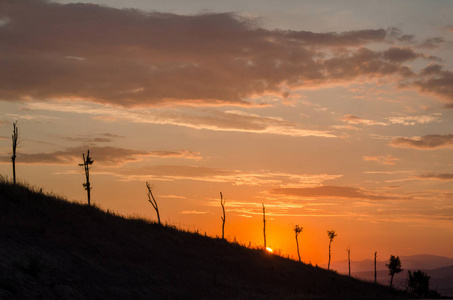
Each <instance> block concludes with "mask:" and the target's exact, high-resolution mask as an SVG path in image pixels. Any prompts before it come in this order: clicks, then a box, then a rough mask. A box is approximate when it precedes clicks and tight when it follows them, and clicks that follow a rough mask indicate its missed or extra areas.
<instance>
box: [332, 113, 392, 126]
mask: <svg viewBox="0 0 453 300" xmlns="http://www.w3.org/2000/svg"><path fill="white" fill-rule="evenodd" d="M340 121H343V122H345V123H348V124H354V125H357V124H361V125H366V126H371V125H382V126H386V125H388V124H386V123H383V122H377V121H374V120H367V119H362V118H359V117H357V116H354V115H350V114H349V115H344V116H343V117H341V118H340Z"/></svg>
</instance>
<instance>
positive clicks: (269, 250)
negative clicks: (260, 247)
mask: <svg viewBox="0 0 453 300" xmlns="http://www.w3.org/2000/svg"><path fill="white" fill-rule="evenodd" d="M266 251H267V252H269V253H273V252H274V250H272V248H271V247H266Z"/></svg>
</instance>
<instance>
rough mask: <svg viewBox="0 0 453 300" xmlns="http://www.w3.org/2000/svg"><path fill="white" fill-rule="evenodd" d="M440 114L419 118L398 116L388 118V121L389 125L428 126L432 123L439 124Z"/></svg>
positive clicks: (420, 116)
mask: <svg viewBox="0 0 453 300" xmlns="http://www.w3.org/2000/svg"><path fill="white" fill-rule="evenodd" d="M441 117H442V114H441V113H435V114H430V115H419V116H398V117H390V118H388V121H389V123H390V124H401V125H407V126H408V125H417V124H429V123H433V122H441Z"/></svg>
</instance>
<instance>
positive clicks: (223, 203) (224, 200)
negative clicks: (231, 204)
mask: <svg viewBox="0 0 453 300" xmlns="http://www.w3.org/2000/svg"><path fill="white" fill-rule="evenodd" d="M225 202H226V199H225V198H223V195H222V192H220V205H221V206H222V211H223V217H220V218H221V219H222V240H224V239H225Z"/></svg>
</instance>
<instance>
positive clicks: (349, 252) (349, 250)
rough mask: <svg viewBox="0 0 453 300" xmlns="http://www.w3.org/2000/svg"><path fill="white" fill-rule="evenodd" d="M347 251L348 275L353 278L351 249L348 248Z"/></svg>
mask: <svg viewBox="0 0 453 300" xmlns="http://www.w3.org/2000/svg"><path fill="white" fill-rule="evenodd" d="M346 251H347V252H348V270H349V273H348V275H349V277H351V248H347V249H346Z"/></svg>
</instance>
